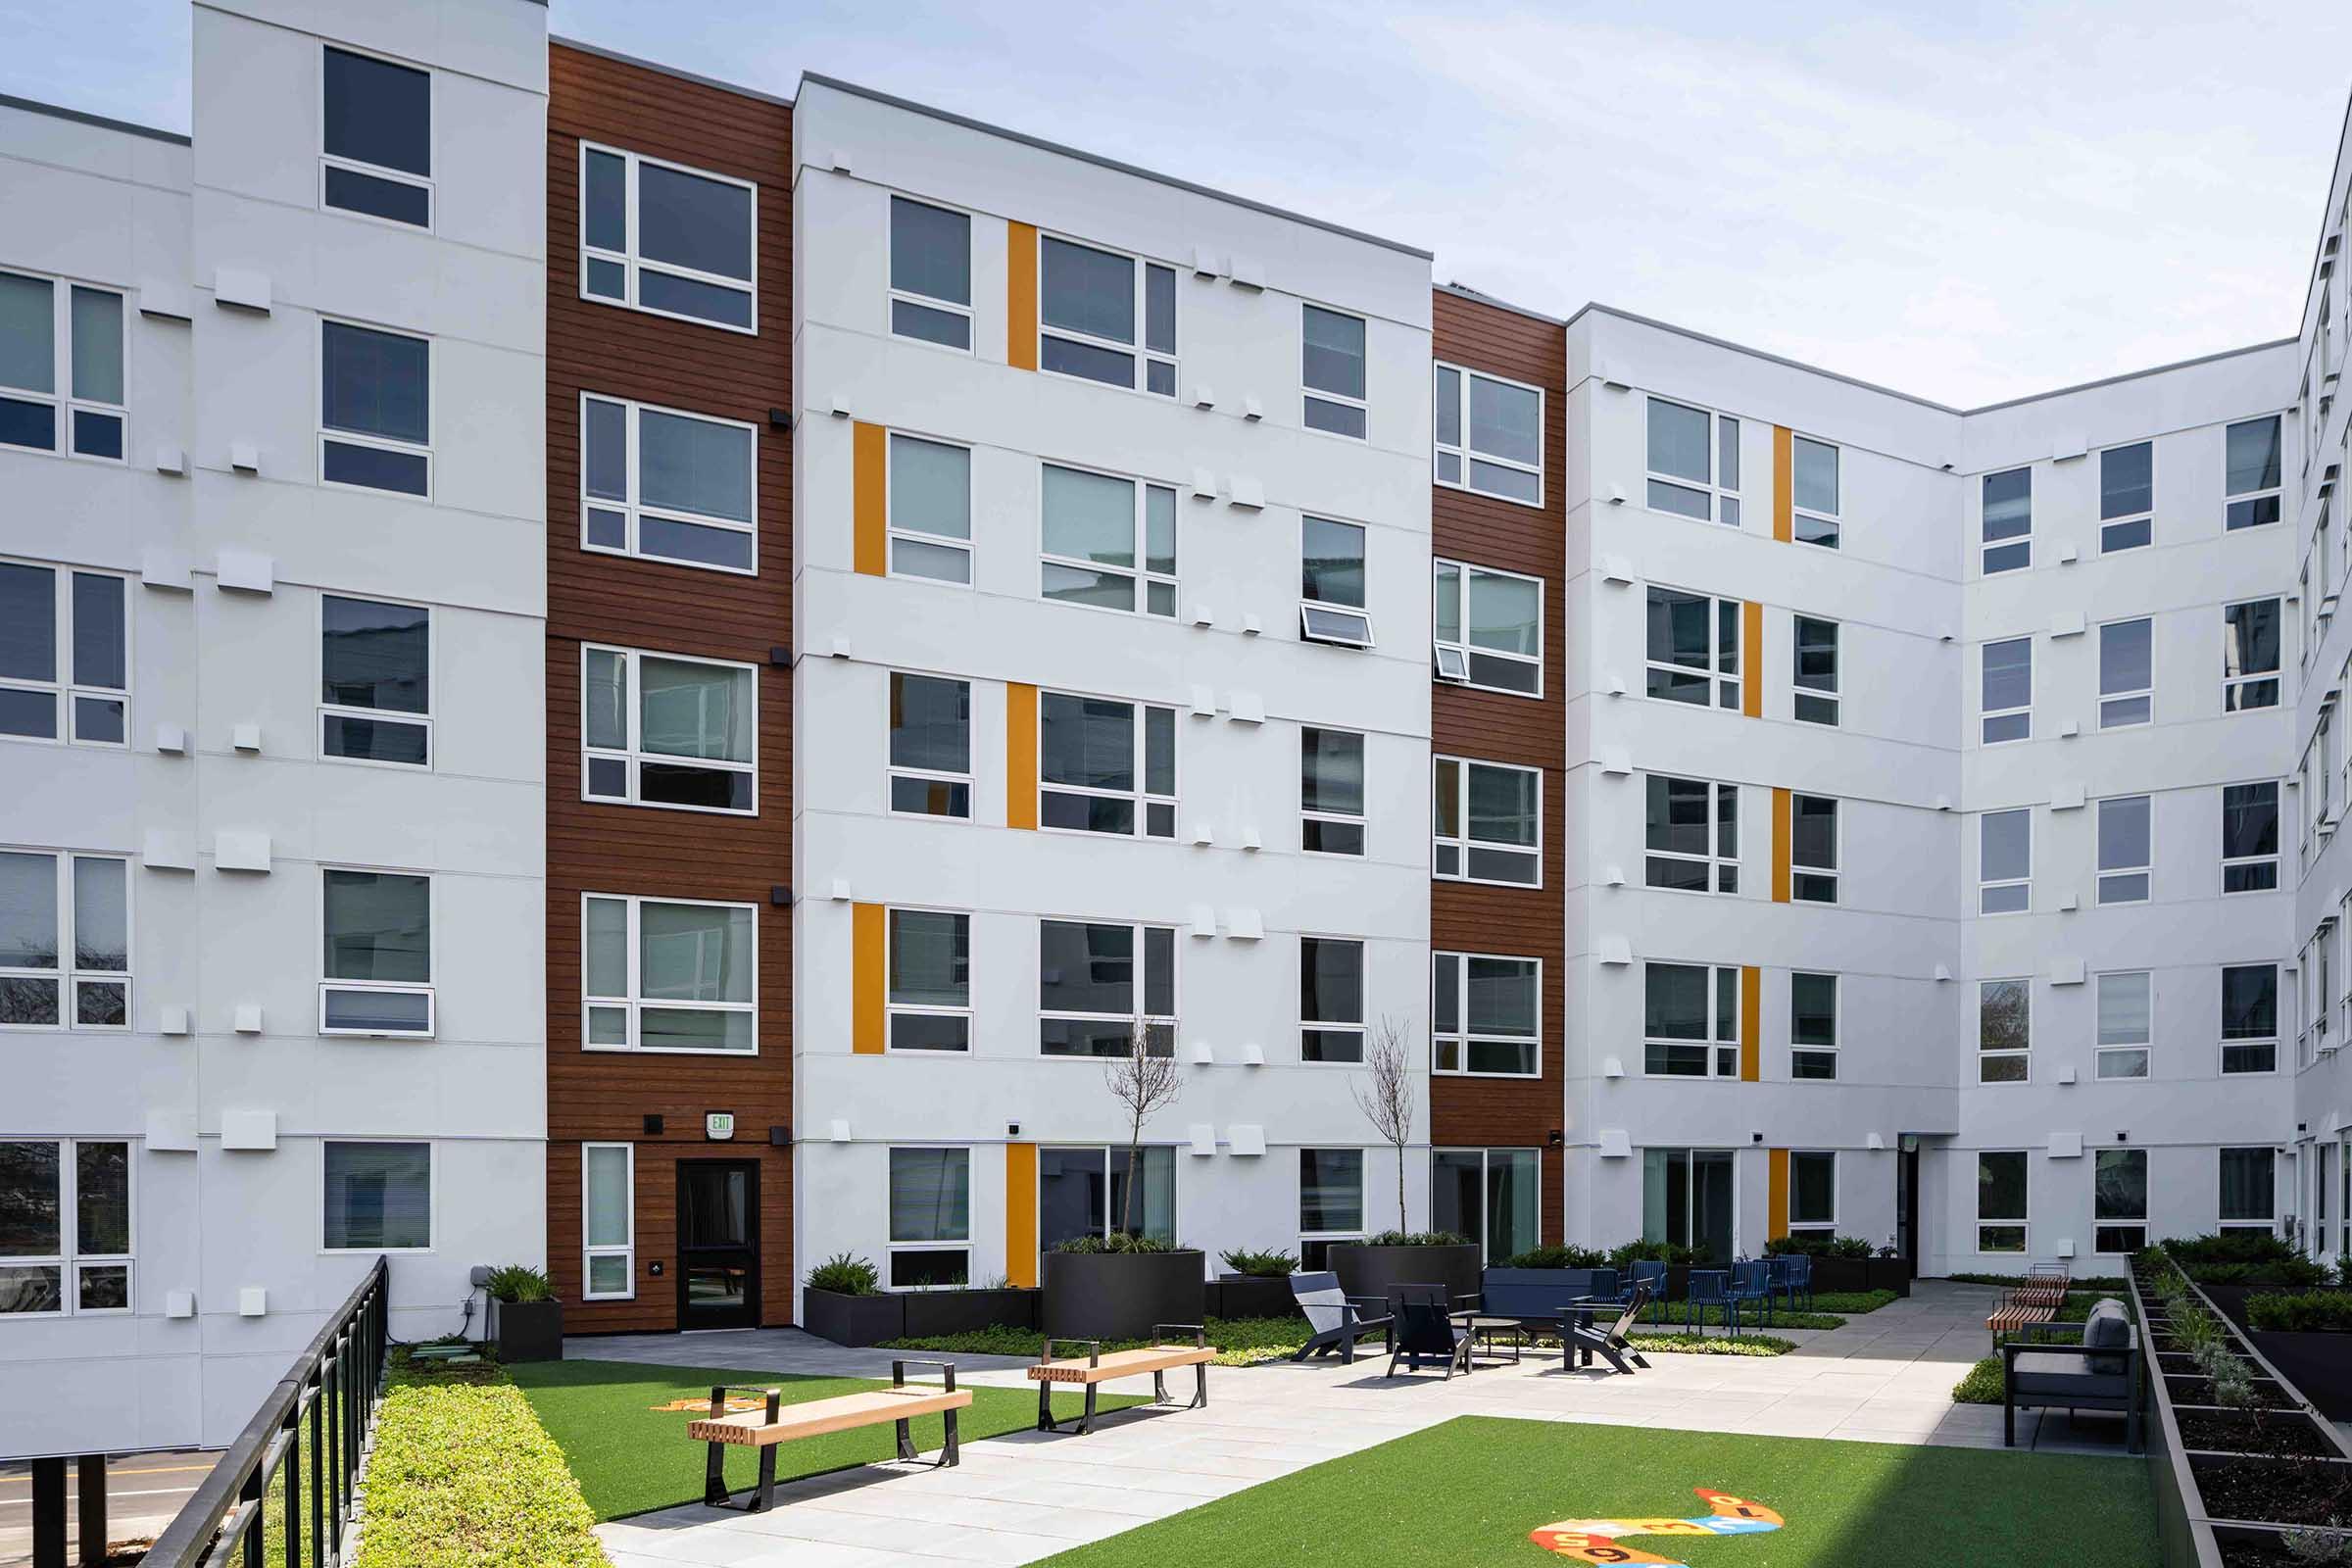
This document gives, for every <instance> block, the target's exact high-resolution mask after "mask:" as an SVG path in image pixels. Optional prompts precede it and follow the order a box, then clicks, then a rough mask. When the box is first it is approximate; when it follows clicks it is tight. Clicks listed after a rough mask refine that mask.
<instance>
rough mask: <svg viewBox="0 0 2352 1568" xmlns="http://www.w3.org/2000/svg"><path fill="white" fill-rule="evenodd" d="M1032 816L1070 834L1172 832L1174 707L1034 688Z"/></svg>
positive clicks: (1161, 834)
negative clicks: (1034, 796)
mask: <svg viewBox="0 0 2352 1568" xmlns="http://www.w3.org/2000/svg"><path fill="white" fill-rule="evenodd" d="M1037 706H1038V749H1037V761H1038V788H1039V806H1038V821H1039V822H1040V823H1042V824H1043V825H1044V826H1046V827H1049V828H1062V829H1066V830H1068V831H1071V832H1075V833H1115V834H1120V835H1123V836H1126V837H1130V838H1132V837H1136V836H1139V835H1140V836H1142V837H1145V838H1153V839H1172V838H1174V837H1175V836H1176V710H1174V709H1172V708H1152V707H1150V706H1148V705H1146V704H1142V703H1123V702H1119V701H1116V700H1115V699H1112V698H1108V697H1073V696H1070V695H1069V694H1067V693H1064V692H1041V693H1039V694H1038V699H1037Z"/></svg>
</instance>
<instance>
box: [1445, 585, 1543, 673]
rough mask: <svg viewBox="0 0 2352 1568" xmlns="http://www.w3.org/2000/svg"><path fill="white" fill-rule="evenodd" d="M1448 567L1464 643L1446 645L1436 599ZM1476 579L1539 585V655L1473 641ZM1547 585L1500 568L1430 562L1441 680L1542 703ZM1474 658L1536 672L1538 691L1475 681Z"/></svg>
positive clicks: (1537, 631)
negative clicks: (1473, 580) (1472, 605)
mask: <svg viewBox="0 0 2352 1568" xmlns="http://www.w3.org/2000/svg"><path fill="white" fill-rule="evenodd" d="M1448 566H1450V567H1452V568H1453V572H1454V579H1453V582H1454V596H1455V605H1454V617H1455V624H1456V625H1458V626H1460V627H1461V629H1462V640H1461V641H1460V642H1445V641H1441V640H1439V639H1438V637H1437V625H1438V617H1437V614H1436V605H1437V595H1438V593H1439V592H1440V591H1441V590H1440V588H1439V586H1438V574H1439V573H1440V572H1442V571H1443V570H1445V569H1446V567H1448ZM1473 576H1479V577H1507V578H1510V579H1511V580H1512V581H1514V582H1529V583H1534V584H1535V585H1536V651H1535V653H1534V654H1533V655H1529V654H1514V653H1509V652H1506V651H1504V650H1502V649H1499V648H1484V647H1481V646H1480V645H1479V644H1477V643H1476V642H1473V641H1472V640H1471V637H1470V579H1471V578H1472V577H1473ZM1429 591H1430V596H1431V598H1430V604H1431V614H1430V636H1431V648H1432V650H1433V651H1434V653H1435V656H1436V660H1437V663H1436V669H1437V675H1438V678H1439V679H1440V680H1442V681H1445V682H1446V683H1447V684H1449V685H1454V686H1468V687H1471V688H1473V689H1475V690H1478V691H1482V692H1498V693H1500V694H1501V695H1502V696H1505V697H1521V698H1526V699H1528V700H1530V701H1534V702H1541V701H1543V698H1544V579H1543V578H1541V577H1536V576H1531V575H1530V574H1528V573H1527V572H1524V571H1505V570H1503V569H1502V568H1500V567H1499V566H1481V565H1477V564H1473V563H1471V562H1467V561H1457V560H1455V559H1453V558H1452V557H1450V556H1439V557H1436V558H1434V559H1433V560H1432V561H1431V562H1430V573H1429ZM1448 655H1451V656H1452V657H1451V659H1448V658H1447V656H1448ZM1474 655H1475V657H1477V658H1479V659H1500V660H1506V661H1508V662H1511V663H1514V664H1524V665H1526V666H1527V667H1528V668H1529V669H1531V670H1533V671H1534V672H1535V677H1536V684H1535V687H1534V688H1533V689H1532V690H1529V691H1521V690H1520V689H1519V688H1517V687H1516V686H1496V685H1494V684H1492V683H1490V682H1487V681H1482V680H1478V679H1476V678H1475V677H1474V676H1473V673H1472V671H1473V670H1474V669H1475V668H1476V665H1474V664H1473V663H1472V662H1471V661H1472V658H1473V656H1474ZM1457 671H1458V672H1457Z"/></svg>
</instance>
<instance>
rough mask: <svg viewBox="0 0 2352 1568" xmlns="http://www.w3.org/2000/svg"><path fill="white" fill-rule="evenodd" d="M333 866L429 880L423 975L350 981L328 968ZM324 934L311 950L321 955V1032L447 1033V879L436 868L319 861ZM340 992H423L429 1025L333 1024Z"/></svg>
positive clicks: (357, 1036) (342, 1035)
mask: <svg viewBox="0 0 2352 1568" xmlns="http://www.w3.org/2000/svg"><path fill="white" fill-rule="evenodd" d="M330 871H356V872H359V873H362V874H364V875H368V876H409V877H417V878H419V879H420V880H422V881H423V883H424V972H425V975H426V978H425V979H423V980H344V979H339V978H337V977H336V976H334V975H330V974H328V973H327V972H326V877H327V873H328V872H330ZM317 898H318V906H317V907H318V910H319V927H318V930H319V934H318V937H317V939H316V940H315V941H314V942H313V943H312V944H311V951H312V952H313V953H316V954H318V955H319V1034H320V1035H321V1036H325V1037H328V1038H339V1039H347V1040H433V1039H437V1038H439V1035H440V1032H441V1002H440V996H439V986H440V980H439V976H440V973H441V963H440V951H439V950H440V946H441V879H440V877H439V876H438V875H436V874H435V873H433V872H431V871H418V870H415V869H412V868H411V867H408V866H405V865H362V864H359V863H357V862H353V861H346V860H323V861H320V862H319V891H318V895H317ZM336 992H350V993H355V994H358V995H362V996H420V997H422V998H424V1027H423V1028H421V1029H346V1028H330V1027H328V1025H327V1021H326V1005H327V998H328V997H329V996H331V995H333V994H334V993H336Z"/></svg>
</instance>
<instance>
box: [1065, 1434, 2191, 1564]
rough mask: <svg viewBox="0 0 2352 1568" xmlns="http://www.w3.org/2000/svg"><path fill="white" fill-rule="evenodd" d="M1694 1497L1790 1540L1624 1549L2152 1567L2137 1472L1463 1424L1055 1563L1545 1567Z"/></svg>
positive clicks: (1868, 1449) (2095, 1465)
mask: <svg viewBox="0 0 2352 1568" xmlns="http://www.w3.org/2000/svg"><path fill="white" fill-rule="evenodd" d="M1702 1487H1703V1488H1708V1489H1711V1490H1715V1491H1720V1492H1727V1493H1731V1494H1734V1495H1737V1496H1740V1497H1742V1498H1749V1499H1753V1500H1754V1501H1756V1502H1759V1503H1762V1504H1764V1505H1765V1506H1766V1507H1768V1508H1770V1509H1772V1510H1774V1511H1776V1512H1777V1513H1779V1514H1780V1515H1781V1516H1782V1518H1783V1520H1784V1521H1785V1523H1784V1524H1783V1525H1782V1526H1781V1527H1780V1528H1779V1529H1776V1530H1771V1531H1767V1532H1764V1533H1759V1534H1747V1535H1733V1536H1679V1535H1677V1536H1656V1535H1652V1536H1645V1537H1644V1536H1629V1537H1626V1538H1625V1539H1624V1549H1629V1550H1630V1549H1638V1550H1642V1551H1647V1552H1649V1553H1651V1554H1652V1556H1651V1558H1650V1560H1653V1561H1655V1560H1660V1559H1662V1560H1665V1561H1670V1562H1682V1563H1688V1564H1690V1565H1691V1568H1950V1565H1952V1564H1961V1563H2063V1564H2065V1565H2067V1568H2144V1565H2145V1564H2147V1563H2151V1562H2154V1561H2156V1560H2157V1558H2158V1550H2157V1543H2156V1534H2155V1523H2154V1509H2153V1504H2152V1502H2151V1499H2150V1497H2149V1494H2148V1483H2147V1470H2146V1467H2145V1466H2144V1465H2140V1464H2136V1463H2124V1462H2118V1461H2116V1460H2114V1459H2108V1458H2101V1457H2094V1456H2086V1455H2076V1454H2036V1453H2016V1452H1996V1451H1991V1450H1986V1449H1978V1448H1940V1447H1910V1446H1895V1445H1888V1444H1876V1443H1839V1442H1830V1441H1828V1440H1808V1439H1799V1438H1756V1437H1738V1436H1730V1435H1725V1434H1719V1433H1705V1432H1682V1431H1675V1432H1663V1431H1660V1432H1651V1431H1638V1430H1632V1429H1628V1428H1624V1427H1604V1426H1586V1425H1580V1424H1573V1423H1566V1422H1545V1421H1513V1420H1506V1419H1500V1418H1495V1417H1486V1416H1463V1417H1460V1418H1458V1419H1456V1420H1453V1421H1448V1422H1446V1423H1445V1424H1444V1425H1442V1426H1438V1427H1433V1428H1431V1429H1430V1430H1428V1431H1426V1432H1420V1433H1416V1434H1414V1435H1412V1436H1410V1437H1405V1438H1399V1439H1397V1441H1395V1442H1393V1443H1387V1444H1383V1445H1381V1446H1378V1447H1374V1448H1368V1449H1366V1450H1364V1451H1363V1452H1361V1453H1357V1454H1351V1455H1349V1456H1348V1457H1347V1458H1343V1459H1334V1460H1331V1461H1329V1462H1327V1463H1324V1464H1320V1465H1316V1466H1314V1467H1313V1468H1311V1469H1307V1470H1302V1471H1299V1472H1298V1473H1297V1474H1294V1475H1290V1476H1285V1477H1283V1478H1281V1479H1279V1480H1275V1481H1269V1482H1267V1483H1266V1484H1265V1485H1263V1486H1259V1487H1253V1488H1251V1489H1250V1490H1249V1491H1247V1492H1242V1493H1237V1494H1235V1495H1232V1496H1230V1497H1225V1498H1222V1499H1220V1500H1218V1501H1215V1502H1209V1503H1204V1504H1202V1505H1201V1506H1200V1507H1198V1508H1194V1509H1191V1510H1188V1511H1187V1512H1184V1513H1180V1514H1176V1515H1173V1516H1171V1517H1169V1518H1166V1519H1162V1520H1158V1521H1155V1522H1154V1523H1152V1524H1148V1525H1144V1526H1142V1527H1140V1528H1138V1529H1135V1530H1131V1531H1128V1532H1127V1533H1125V1534H1123V1535H1118V1536H1113V1537H1111V1538H1109V1539H1108V1540H1105V1541H1101V1542H1097V1543H1095V1544H1091V1545H1086V1546H1081V1547H1079V1548H1077V1549H1076V1550H1074V1551H1068V1552H1063V1553H1061V1554H1060V1555H1058V1556H1055V1557H1051V1558H1048V1559H1046V1560H1047V1562H1048V1563H1049V1564H1050V1565H1052V1568H1165V1565H1167V1564H1170V1563H1205V1562H1270V1563H1272V1562H1279V1563H1357V1562H1362V1563H1378V1564H1380V1565H1381V1568H1485V1565H1488V1564H1493V1565H1495V1568H1540V1565H1541V1564H1543V1563H1544V1562H1547V1561H1558V1560H1561V1559H1559V1558H1555V1557H1552V1556H1550V1555H1549V1554H1548V1553H1547V1552H1546V1551H1545V1549H1544V1547H1542V1546H1539V1545H1538V1544H1535V1543H1534V1542H1533V1541H1531V1540H1530V1539H1529V1533H1530V1532H1531V1531H1534V1530H1537V1529H1540V1528H1542V1527H1543V1526H1544V1525H1547V1524H1553V1523H1557V1522H1560V1521H1565V1520H1574V1519H1609V1520H1625V1519H1627V1518H1628V1517H1629V1516H1632V1517H1645V1516H1656V1517H1660V1518H1673V1519H1692V1518H1702V1517H1706V1516H1707V1515H1708V1514H1709V1509H1708V1507H1707V1505H1706V1504H1705V1503H1704V1502H1702V1501H1701V1500H1700V1499H1699V1498H1698V1497H1697V1496H1695V1495H1693V1489H1695V1488H1702ZM1613 1549H1614V1548H1613ZM1579 1560H1601V1559H1579ZM1620 1560H1634V1561H1640V1560H1642V1559H1640V1558H1629V1559H1620Z"/></svg>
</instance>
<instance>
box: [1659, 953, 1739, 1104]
mask: <svg viewBox="0 0 2352 1568" xmlns="http://www.w3.org/2000/svg"><path fill="white" fill-rule="evenodd" d="M1653 968H1665V969H1696V970H1698V971H1699V972H1700V973H1702V974H1704V975H1705V976H1706V995H1707V1018H1708V1026H1707V1027H1708V1032H1707V1035H1706V1037H1705V1038H1704V1039H1699V1040H1686V1039H1683V1038H1682V1037H1680V1036H1677V1035H1653V1034H1651V1033H1650V1032H1649V971H1650V970H1651V969H1653ZM1727 971H1728V972H1729V973H1730V974H1731V975H1732V1004H1731V1014H1730V1016H1729V1017H1718V1016H1716V1008H1717V1005H1718V1004H1720V1003H1721V1002H1722V1000H1723V976H1724V974H1725V973H1726V972H1727ZM1652 1046H1663V1047H1666V1048H1668V1049H1669V1050H1677V1051H1689V1050H1693V1049H1695V1050H1698V1051H1702V1052H1704V1053H1705V1054H1706V1060H1707V1070H1706V1071H1705V1072H1703V1073H1696V1072H1653V1071H1652V1070H1651V1069H1650V1065H1649V1048H1650V1047H1652ZM1741 1050H1742V1042H1741V1041H1740V965H1738V964H1736V963H1684V962H1680V961H1678V960H1674V959H1667V958H1645V959H1643V960H1642V1076H1643V1077H1645V1078H1659V1079H1668V1080H1680V1079H1700V1080H1710V1079H1711V1080H1718V1081H1733V1080H1737V1079H1738V1078H1739V1076H1740V1055H1741Z"/></svg>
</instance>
